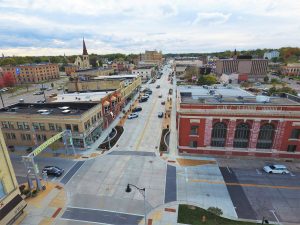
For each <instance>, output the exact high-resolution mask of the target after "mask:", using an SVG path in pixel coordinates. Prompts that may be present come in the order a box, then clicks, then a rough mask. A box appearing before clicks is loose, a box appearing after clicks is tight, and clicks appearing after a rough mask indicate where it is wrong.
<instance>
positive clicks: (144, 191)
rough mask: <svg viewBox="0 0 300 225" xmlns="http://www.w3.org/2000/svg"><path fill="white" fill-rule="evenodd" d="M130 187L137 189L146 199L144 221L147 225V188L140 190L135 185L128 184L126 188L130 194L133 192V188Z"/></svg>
mask: <svg viewBox="0 0 300 225" xmlns="http://www.w3.org/2000/svg"><path fill="white" fill-rule="evenodd" d="M130 187H134V188H136V189H137V190H138V191H139V192H140V194H141V195H142V196H143V197H144V220H145V225H146V224H147V217H146V189H145V188H139V187H137V186H135V185H134V184H127V187H126V190H125V191H126V192H127V193H129V192H131V188H130Z"/></svg>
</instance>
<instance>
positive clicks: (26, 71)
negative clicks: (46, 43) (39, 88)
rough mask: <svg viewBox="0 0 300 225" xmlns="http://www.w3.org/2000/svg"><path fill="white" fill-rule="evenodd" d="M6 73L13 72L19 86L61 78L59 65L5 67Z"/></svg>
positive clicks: (41, 64) (43, 64)
mask: <svg viewBox="0 0 300 225" xmlns="http://www.w3.org/2000/svg"><path fill="white" fill-rule="evenodd" d="M2 69H3V73H4V72H11V73H12V74H13V75H14V77H15V80H16V82H17V83H18V84H23V83H39V82H42V81H49V80H53V79H58V78H59V68H58V64H54V63H40V64H25V65H19V66H3V67H2Z"/></svg>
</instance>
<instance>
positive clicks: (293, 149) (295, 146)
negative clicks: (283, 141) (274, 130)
mask: <svg viewBox="0 0 300 225" xmlns="http://www.w3.org/2000/svg"><path fill="white" fill-rule="evenodd" d="M296 148H297V145H288V148H287V151H288V152H295V151H296Z"/></svg>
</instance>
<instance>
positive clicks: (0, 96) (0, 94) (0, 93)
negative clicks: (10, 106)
mask: <svg viewBox="0 0 300 225" xmlns="http://www.w3.org/2000/svg"><path fill="white" fill-rule="evenodd" d="M0 98H1V102H2V105H3V108H4V107H5V105H4V101H3V98H2V91H1V90H0Z"/></svg>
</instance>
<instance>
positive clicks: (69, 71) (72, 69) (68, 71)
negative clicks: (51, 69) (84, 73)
mask: <svg viewBox="0 0 300 225" xmlns="http://www.w3.org/2000/svg"><path fill="white" fill-rule="evenodd" d="M77 70H79V66H77V65H75V64H69V65H66V66H65V73H66V75H68V76H70V75H72V74H74V73H75V72H76V71H77Z"/></svg>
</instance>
